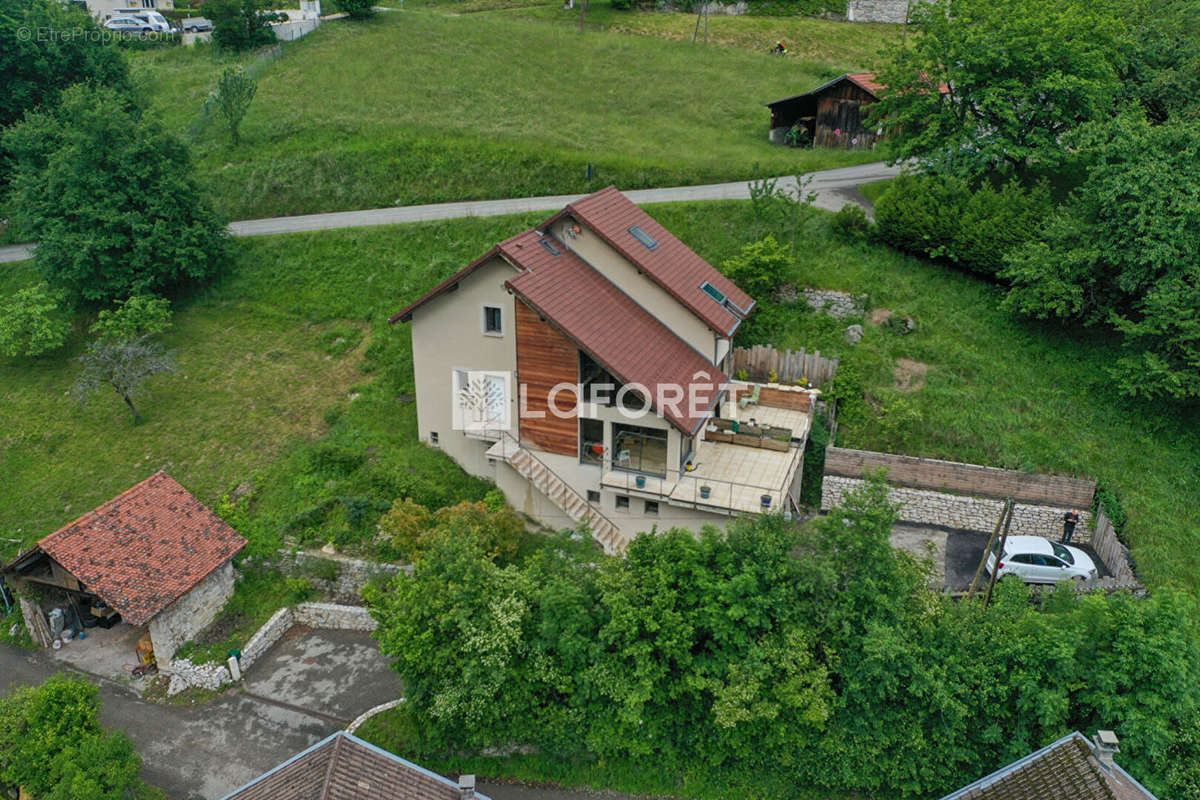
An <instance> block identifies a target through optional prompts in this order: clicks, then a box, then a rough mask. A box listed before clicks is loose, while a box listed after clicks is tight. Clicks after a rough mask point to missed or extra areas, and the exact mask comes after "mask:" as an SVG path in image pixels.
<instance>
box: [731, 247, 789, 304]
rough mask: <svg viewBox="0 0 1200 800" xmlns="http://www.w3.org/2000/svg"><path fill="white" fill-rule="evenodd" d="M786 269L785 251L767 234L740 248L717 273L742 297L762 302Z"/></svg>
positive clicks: (779, 282) (787, 264) (784, 273)
mask: <svg viewBox="0 0 1200 800" xmlns="http://www.w3.org/2000/svg"><path fill="white" fill-rule="evenodd" d="M790 267H791V257H790V256H788V253H787V250H785V249H784V247H783V246H782V245H780V244H779V243H778V242H776V241H775V237H774V236H771V235H769V234H768V235H767V237H766V238H765V239H761V240H759V241H757V242H752V243H751V244H748V245H746V246H744V247H743V248H742V249H741V251H740V252H739V253H738V254H737V255H736V256H734V257H733V258H731V259H729V260H728V261H726V262H725V263H724V264H722V265H721V271H722V272H723V273H725V276H726V277H727V278H729V279H730V280H731V281H733V282H734V283H736V284H737V285H738V288H740V289H741V290H742V291H743V292H745V293H746V294H748V295H750V296H751V297H754V298H758V299H763V300H765V299H767V298H769V297H770V296H771V294H772V293H773V292H774V291H775V290H776V289H778V288H779V284H781V283H783V282H784V280H785V279H786V278H787V274H788V270H789V269H790Z"/></svg>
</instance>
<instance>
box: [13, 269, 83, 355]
mask: <svg viewBox="0 0 1200 800" xmlns="http://www.w3.org/2000/svg"><path fill="white" fill-rule="evenodd" d="M70 333H71V319H70V317H69V316H68V315H67V314H66V313H64V312H63V310H62V308H61V298H59V297H57V296H55V294H54V293H53V292H52V291H51V290H50V287H48V286H47V285H46V284H44V283H39V284H37V285H35V286H30V287H27V288H25V289H21V290H20V291H18V292H17V293H16V294H14V295H12V296H11V297H9V298H7V299H6V300H4V301H3V302H2V303H0V353H3V354H4V355H6V356H9V357H10V358H12V357H16V356H38V355H41V354H43V353H48V352H50V351H52V350H57V349H58V348H60V347H62V346H63V345H64V344H65V343H66V341H67V337H68V336H69V335H70Z"/></svg>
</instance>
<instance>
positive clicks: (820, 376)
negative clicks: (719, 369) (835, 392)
mask: <svg viewBox="0 0 1200 800" xmlns="http://www.w3.org/2000/svg"><path fill="white" fill-rule="evenodd" d="M837 368H838V361H837V359H836V358H825V357H823V356H822V355H821V351H820V350H817V351H816V352H814V353H810V352H808V351H807V350H805V349H804V348H800V349H799V350H783V351H780V350H776V349H775V348H774V347H768V346H766V345H761V344H756V345H754V346H753V347H735V348H733V355H732V357H731V360H730V372H731V373H732V374H733V375H737V373H738V370H743V369H744V370H746V374H747V376H748V377H749V378H750V380H754V381H765V380H767V379H768V378H769V377H770V375H771V372H772V371H774V373H775V375H776V379H777V380H778V381H780V382H781V383H792V382H794V381H807V382H808V385H810V386H816V387H821V386H825V385H826V384H828V383H829V382H831V381H832V380H833V376H834V375H835V374H836V373H837Z"/></svg>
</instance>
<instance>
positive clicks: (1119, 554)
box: [1092, 511, 1134, 581]
mask: <svg viewBox="0 0 1200 800" xmlns="http://www.w3.org/2000/svg"><path fill="white" fill-rule="evenodd" d="M1092 549H1093V550H1095V551H1096V555H1098V556H1100V560H1101V561H1103V562H1104V564H1105V566H1107V567H1108V569H1109V571H1110V572H1111V573H1112V574H1113V578H1115V579H1116V580H1118V581H1133V580H1134V575H1133V567H1132V566H1131V565H1130V563H1129V551H1128V550H1126V549H1125V545H1123V544H1121V542H1120V541H1119V540H1118V539H1117V531H1116V529H1115V528H1114V527H1113V524H1112V522H1111V521H1109V519H1108V517H1106V516H1105V515H1104V512H1103V511H1097V513H1096V530H1094V531H1092Z"/></svg>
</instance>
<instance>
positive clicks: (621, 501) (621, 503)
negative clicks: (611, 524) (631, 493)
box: [617, 494, 629, 508]
mask: <svg viewBox="0 0 1200 800" xmlns="http://www.w3.org/2000/svg"><path fill="white" fill-rule="evenodd" d="M617 508H629V498H628V497H626V496H625V495H623V494H619V495H617Z"/></svg>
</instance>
